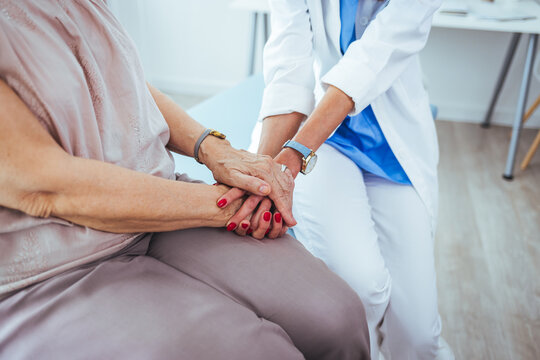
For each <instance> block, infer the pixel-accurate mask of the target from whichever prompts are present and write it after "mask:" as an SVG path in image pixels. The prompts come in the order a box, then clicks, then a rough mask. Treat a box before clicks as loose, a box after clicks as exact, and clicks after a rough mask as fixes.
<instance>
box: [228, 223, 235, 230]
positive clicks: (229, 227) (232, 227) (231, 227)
mask: <svg viewBox="0 0 540 360" xmlns="http://www.w3.org/2000/svg"><path fill="white" fill-rule="evenodd" d="M234 229H236V224H235V223H230V224H229V225H227V231H233V230H234Z"/></svg>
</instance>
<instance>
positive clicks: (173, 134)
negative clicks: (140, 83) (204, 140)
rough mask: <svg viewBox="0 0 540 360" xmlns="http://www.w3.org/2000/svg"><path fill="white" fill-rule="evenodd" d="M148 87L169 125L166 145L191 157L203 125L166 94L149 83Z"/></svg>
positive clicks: (202, 130) (203, 128)
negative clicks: (168, 136)
mask: <svg viewBox="0 0 540 360" xmlns="http://www.w3.org/2000/svg"><path fill="white" fill-rule="evenodd" d="M148 89H149V90H150V93H151V94H152V97H153V98H154V101H155V102H156V104H157V106H158V108H159V111H160V112H161V114H162V115H163V117H164V118H165V121H166V122H167V125H168V126H169V132H170V139H169V143H168V144H167V147H168V148H169V149H170V150H172V151H174V152H176V153H178V154H182V155H186V156H191V157H193V155H194V154H193V149H194V147H195V143H196V142H197V139H198V138H199V137H200V136H201V134H202V133H203V132H204V130H205V127H204V126H203V125H201V124H199V123H198V122H197V121H195V120H194V119H193V118H192V117H191V116H189V115H188V114H187V113H186V112H185V111H184V110H183V109H182V108H181V107H180V106H179V105H178V104H177V103H175V102H174V101H173V100H172V99H171V98H170V97H168V96H167V95H165V94H163V93H162V92H161V91H159V90H158V89H156V88H155V87H153V86H152V85H150V84H148Z"/></svg>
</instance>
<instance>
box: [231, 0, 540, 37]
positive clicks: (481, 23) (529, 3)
mask: <svg viewBox="0 0 540 360" xmlns="http://www.w3.org/2000/svg"><path fill="white" fill-rule="evenodd" d="M231 6H233V7H235V8H238V9H243V10H248V11H257V12H269V11H270V7H269V6H268V0H232V2H231ZM501 6H502V5H501ZM505 6H508V5H505ZM511 6H512V7H513V8H514V9H515V10H519V11H520V12H523V13H525V14H527V15H532V16H536V19H533V20H512V21H498V20H486V19H479V18H478V17H476V16H475V15H467V16H456V15H447V14H441V13H440V12H437V13H436V14H435V17H434V18H433V26H434V27H440V28H451V29H467V30H484V31H502V32H519V33H526V34H527V33H528V34H540V5H539V4H538V3H536V2H535V1H534V0H522V1H516V2H515V3H514V4H512V5H511ZM501 11H505V10H504V8H503V7H502V8H501Z"/></svg>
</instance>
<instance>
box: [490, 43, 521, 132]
mask: <svg viewBox="0 0 540 360" xmlns="http://www.w3.org/2000/svg"><path fill="white" fill-rule="evenodd" d="M520 38H521V34H520V33H514V34H513V35H512V40H510V45H509V46H508V50H507V51H506V57H505V58H504V63H503V67H502V69H501V72H500V74H499V78H498V79H497V84H496V85H495V92H494V93H493V96H492V97H491V102H490V103H489V109H488V112H487V114H486V117H485V118H484V122H483V123H482V127H483V128H488V127H489V125H490V123H491V115H493V110H494V109H495V105H496V104H497V100H498V99H499V94H500V93H501V89H502V87H503V85H504V81H505V80H506V75H507V74H508V70H509V69H510V65H512V59H513V58H514V53H515V52H516V48H517V45H518V43H519V39H520Z"/></svg>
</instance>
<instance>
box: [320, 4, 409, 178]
mask: <svg viewBox="0 0 540 360" xmlns="http://www.w3.org/2000/svg"><path fill="white" fill-rule="evenodd" d="M358 1H359V0H340V17H341V34H340V45H341V52H342V53H345V51H346V50H347V48H348V47H349V45H350V44H351V43H352V42H353V41H355V40H356V29H355V21H356V12H357V9H358ZM326 143H327V144H328V145H330V146H332V147H334V148H335V149H337V150H338V151H340V152H341V153H343V154H344V155H345V156H347V157H348V158H349V159H351V160H352V161H354V162H355V163H356V165H357V166H358V167H359V168H361V169H363V170H365V171H369V172H370V173H372V174H375V175H377V176H380V177H382V178H385V179H388V180H391V181H394V182H396V183H400V184H411V181H410V180H409V177H408V176H407V174H406V173H405V171H404V170H403V168H402V167H401V165H400V164H399V161H398V160H397V158H396V156H395V155H394V153H393V152H392V149H390V146H389V145H388V142H387V141H386V138H385V137H384V134H383V132H382V130H381V127H380V126H379V123H378V122H377V118H376V117H375V114H374V113H373V109H372V108H371V105H369V106H368V107H366V108H365V109H364V110H363V111H362V112H361V113H359V114H358V115H355V116H353V117H349V116H347V117H346V118H345V120H344V121H343V122H342V123H341V125H340V126H339V127H338V128H337V130H336V132H335V133H334V134H333V135H332V136H331V137H330V138H329V139H328V140H326Z"/></svg>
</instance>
